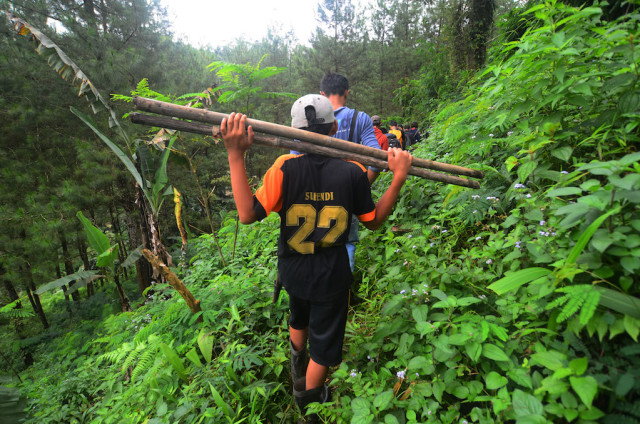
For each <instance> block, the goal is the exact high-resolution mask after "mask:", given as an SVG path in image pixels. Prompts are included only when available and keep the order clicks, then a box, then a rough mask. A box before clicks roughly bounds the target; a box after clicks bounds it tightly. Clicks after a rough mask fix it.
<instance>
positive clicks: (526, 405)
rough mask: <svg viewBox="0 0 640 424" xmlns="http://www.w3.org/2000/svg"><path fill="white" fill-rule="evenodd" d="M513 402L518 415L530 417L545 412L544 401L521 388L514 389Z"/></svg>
mask: <svg viewBox="0 0 640 424" xmlns="http://www.w3.org/2000/svg"><path fill="white" fill-rule="evenodd" d="M511 403H512V405H513V411H514V412H515V414H516V417H528V416H536V415H543V414H544V408H543V407H542V402H540V400H538V398H536V397H535V396H533V395H530V394H529V393H525V392H523V391H522V390H520V389H516V390H514V391H513V395H512V397H511Z"/></svg>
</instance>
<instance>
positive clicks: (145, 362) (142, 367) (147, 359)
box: [131, 346, 157, 381]
mask: <svg viewBox="0 0 640 424" xmlns="http://www.w3.org/2000/svg"><path fill="white" fill-rule="evenodd" d="M156 354H157V347H155V346H153V347H151V346H150V347H148V348H147V349H146V350H145V351H144V352H143V353H142V355H140V358H139V359H138V363H137V364H136V366H135V368H134V369H133V371H132V372H131V381H135V380H136V378H138V376H140V375H141V374H143V373H145V372H147V371H148V370H149V368H151V365H153V362H154V360H155V358H156V356H157V355H156Z"/></svg>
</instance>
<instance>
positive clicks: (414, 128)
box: [407, 122, 422, 145]
mask: <svg viewBox="0 0 640 424" xmlns="http://www.w3.org/2000/svg"><path fill="white" fill-rule="evenodd" d="M407 135H408V136H409V138H410V139H411V145H414V144H417V143H420V142H421V141H422V136H421V135H420V131H418V123H417V122H412V123H411V128H410V129H409V131H407Z"/></svg>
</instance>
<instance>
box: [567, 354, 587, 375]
mask: <svg viewBox="0 0 640 424" xmlns="http://www.w3.org/2000/svg"><path fill="white" fill-rule="evenodd" d="M588 364H589V361H588V359H587V358H586V357H583V358H576V359H572V360H571V362H569V368H571V370H572V371H573V373H574V374H575V375H582V374H584V372H585V371H586V370H587V365H588Z"/></svg>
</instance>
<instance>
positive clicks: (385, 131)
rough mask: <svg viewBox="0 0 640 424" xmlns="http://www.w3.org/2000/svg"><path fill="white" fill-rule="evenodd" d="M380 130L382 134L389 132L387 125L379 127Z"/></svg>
mask: <svg viewBox="0 0 640 424" xmlns="http://www.w3.org/2000/svg"><path fill="white" fill-rule="evenodd" d="M380 131H382V134H387V133H388V132H389V130H388V129H387V127H380Z"/></svg>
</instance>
